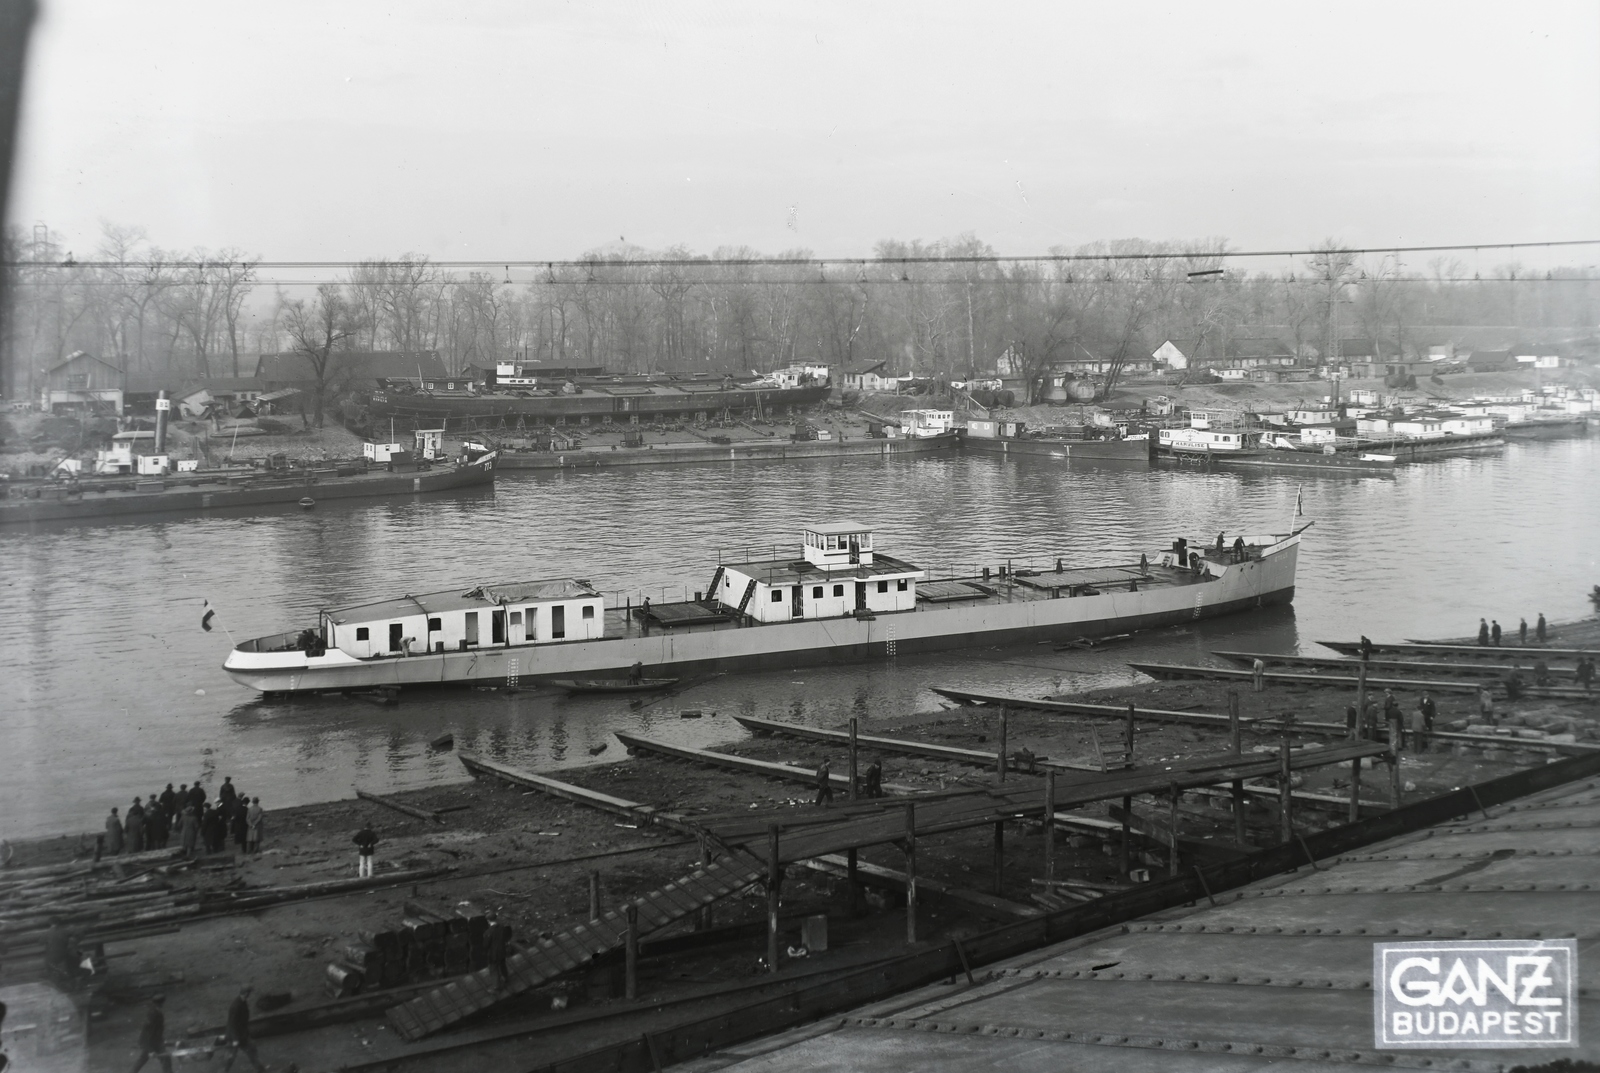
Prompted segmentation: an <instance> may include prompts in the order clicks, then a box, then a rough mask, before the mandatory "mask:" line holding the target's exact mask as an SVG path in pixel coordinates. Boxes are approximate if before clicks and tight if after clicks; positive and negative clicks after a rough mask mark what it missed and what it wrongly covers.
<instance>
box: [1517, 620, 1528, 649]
mask: <svg viewBox="0 0 1600 1073" xmlns="http://www.w3.org/2000/svg"><path fill="white" fill-rule="evenodd" d="M1517 640H1518V641H1520V642H1522V643H1523V644H1527V643H1528V620H1527V619H1525V618H1524V619H1518V620H1517Z"/></svg>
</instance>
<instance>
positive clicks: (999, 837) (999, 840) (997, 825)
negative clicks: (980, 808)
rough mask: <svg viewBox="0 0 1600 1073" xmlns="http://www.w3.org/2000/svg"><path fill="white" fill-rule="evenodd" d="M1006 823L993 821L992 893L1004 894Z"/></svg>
mask: <svg viewBox="0 0 1600 1073" xmlns="http://www.w3.org/2000/svg"><path fill="white" fill-rule="evenodd" d="M1005 878H1006V821H1005V820H995V821H994V892H995V893H996V894H1004V893H1005Z"/></svg>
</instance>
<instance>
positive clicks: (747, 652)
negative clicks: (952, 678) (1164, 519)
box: [223, 522, 1304, 693]
mask: <svg viewBox="0 0 1600 1073" xmlns="http://www.w3.org/2000/svg"><path fill="white" fill-rule="evenodd" d="M1303 531H1304V530H1303V529H1302V530H1299V531H1296V532H1293V533H1278V534H1262V535H1249V534H1246V535H1242V536H1240V537H1237V538H1235V539H1234V540H1233V541H1230V542H1229V543H1228V544H1227V545H1226V546H1224V547H1217V546H1214V545H1211V544H1206V545H1205V546H1201V545H1200V544H1194V545H1190V544H1189V542H1188V541H1186V540H1180V541H1174V542H1173V546H1172V547H1171V548H1170V549H1167V550H1163V551H1161V552H1159V553H1157V554H1156V555H1155V556H1154V559H1153V560H1147V559H1146V557H1145V556H1141V557H1140V561H1139V562H1136V563H1128V564H1117V565H1106V566H1090V567H1076V568H1068V567H1064V566H1063V564H1062V563H1061V561H1060V560H1057V562H1056V563H1055V564H1054V567H1053V568H1051V567H1048V566H1047V567H1045V568H1043V569H1037V570H1035V569H1026V568H1017V567H1012V566H1010V565H1006V566H1000V567H997V568H994V569H991V568H988V567H984V568H982V569H981V570H978V571H976V572H974V573H973V574H971V575H965V576H959V577H955V576H952V577H940V578H930V577H929V575H928V572H927V571H925V570H923V569H921V568H919V567H917V566H915V565H913V564H911V563H908V562H905V561H903V560H900V559H896V558H894V557H892V556H889V555H885V554H883V553H882V552H879V551H878V550H877V549H876V548H875V547H874V546H873V539H872V532H871V530H870V528H869V527H867V526H864V525H860V524H857V523H855V522H839V523H834V524H829V525H817V526H810V527H808V528H806V529H805V530H804V533H803V543H802V547H801V548H800V549H799V554H798V555H795V556H788V557H775V558H769V559H762V560H755V561H744V562H723V563H721V564H719V565H718V566H717V567H716V571H715V573H714V574H713V575H712V578H711V581H710V584H709V586H708V588H707V589H706V590H705V592H704V593H702V594H697V595H698V596H699V598H698V599H696V600H687V601H683V602H681V603H663V604H657V605H655V606H653V607H652V606H650V604H649V603H648V601H647V602H645V603H643V604H642V605H635V604H633V603H631V601H630V602H629V603H627V604H625V605H623V606H616V605H615V603H613V606H610V607H607V606H606V600H605V598H604V596H603V594H602V593H601V592H600V591H599V590H597V589H596V588H595V587H594V586H592V585H591V584H589V583H588V582H587V581H580V580H576V579H565V578H563V579H555V580H543V581H529V582H512V583H505V584H482V585H475V586H472V587H467V588H456V589H448V590H444V591H441V592H432V593H424V594H421V595H409V594H408V595H405V596H401V597H398V598H396V599H389V600H382V601H378V602H375V603H367V604H360V605H356V606H352V607H343V608H337V609H332V610H324V611H322V612H321V613H320V614H319V616H318V621H317V622H316V624H315V625H313V626H308V627H307V628H305V629H302V630H299V631H291V632H287V633H281V634H276V635H273V636H268V637H259V638H256V639H254V640H249V641H245V642H243V643H242V644H240V645H238V646H237V647H236V648H234V649H233V651H231V652H230V653H229V654H228V658H227V660H226V661H225V662H224V663H223V668H224V670H226V671H227V673H228V674H229V675H230V676H231V677H232V678H233V679H234V680H235V681H237V682H239V683H240V684H241V685H244V686H247V687H249V688H251V689H256V690H260V691H262V692H265V693H292V692H315V691H340V690H363V689H383V688H396V687H409V686H424V685H429V686H436V685H468V684H472V685H510V686H518V685H526V684H532V683H536V682H546V681H550V680H553V679H575V678H576V679H616V678H620V677H625V676H627V675H630V674H633V675H636V676H637V675H641V674H643V675H649V676H652V677H659V676H661V675H662V674H668V673H670V674H672V675H679V676H682V675H687V674H696V673H708V672H713V671H727V670H739V669H752V668H760V667H794V666H799V665H802V664H815V663H823V662H830V661H835V660H874V659H886V658H892V657H894V656H895V655H897V654H905V653H912V652H926V651H934V650H939V649H952V648H964V647H969V646H973V645H994V644H1004V643H1012V642H1020V641H1028V640H1044V639H1049V640H1059V641H1066V640H1071V639H1073V638H1078V637H1095V636H1102V635H1105V634H1113V633H1127V632H1129V631H1131V630H1139V629H1148V628H1151V627H1155V626H1164V625H1170V624H1174V623H1179V622H1188V621H1192V620H1195V619H1200V618H1209V617H1213V616H1217V615H1226V614H1230V613H1233V612H1238V611H1245V610H1251V609H1254V608H1259V607H1265V606H1268V605H1272V604H1284V603H1288V602H1289V601H1291V600H1292V599H1293V598H1294V582H1295V565H1296V558H1297V556H1298V553H1299V545H1300V533H1301V532H1303Z"/></svg>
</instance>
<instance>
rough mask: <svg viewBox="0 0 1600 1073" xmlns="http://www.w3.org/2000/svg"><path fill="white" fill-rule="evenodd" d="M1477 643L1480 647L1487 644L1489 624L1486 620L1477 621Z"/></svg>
mask: <svg viewBox="0 0 1600 1073" xmlns="http://www.w3.org/2000/svg"><path fill="white" fill-rule="evenodd" d="M1478 643H1479V644H1480V645H1486V644H1488V643H1489V623H1488V620H1486V619H1481V618H1480V619H1479V620H1478Z"/></svg>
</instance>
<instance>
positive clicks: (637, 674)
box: [628, 660, 644, 682]
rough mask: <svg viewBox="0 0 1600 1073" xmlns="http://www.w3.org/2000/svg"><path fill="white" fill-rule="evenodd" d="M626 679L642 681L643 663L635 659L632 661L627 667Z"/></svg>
mask: <svg viewBox="0 0 1600 1073" xmlns="http://www.w3.org/2000/svg"><path fill="white" fill-rule="evenodd" d="M628 681H630V682H642V681H644V664H643V663H640V662H639V661H638V660H635V661H634V663H633V666H632V667H630V668H628Z"/></svg>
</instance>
